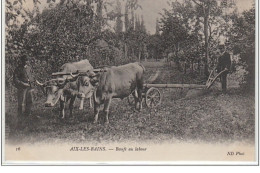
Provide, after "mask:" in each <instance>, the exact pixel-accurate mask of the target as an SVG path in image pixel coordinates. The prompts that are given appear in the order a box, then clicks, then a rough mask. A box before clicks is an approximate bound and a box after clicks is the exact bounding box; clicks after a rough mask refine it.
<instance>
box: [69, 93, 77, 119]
mask: <svg viewBox="0 0 260 173" xmlns="http://www.w3.org/2000/svg"><path fill="white" fill-rule="evenodd" d="M75 99H76V96H73V97H72V98H71V99H70V105H69V109H70V117H72V111H73V107H74V102H75Z"/></svg>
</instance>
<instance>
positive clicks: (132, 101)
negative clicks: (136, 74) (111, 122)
mask: <svg viewBox="0 0 260 173" xmlns="http://www.w3.org/2000/svg"><path fill="white" fill-rule="evenodd" d="M133 93H135V95H136V97H137V91H136V90H134V91H133V92H132V93H131V94H130V95H129V96H128V97H127V101H128V103H129V105H131V106H133V105H135V98H134V96H133Z"/></svg>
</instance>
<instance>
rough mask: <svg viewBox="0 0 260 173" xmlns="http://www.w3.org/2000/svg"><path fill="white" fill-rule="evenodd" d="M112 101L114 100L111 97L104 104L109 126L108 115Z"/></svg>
mask: <svg viewBox="0 0 260 173" xmlns="http://www.w3.org/2000/svg"><path fill="white" fill-rule="evenodd" d="M111 100H112V98H111V97H110V98H109V99H107V100H105V103H104V113H105V116H106V119H105V123H106V124H109V120H108V114H109V107H110V104H111Z"/></svg>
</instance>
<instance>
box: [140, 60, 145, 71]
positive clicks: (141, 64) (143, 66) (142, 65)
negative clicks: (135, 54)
mask: <svg viewBox="0 0 260 173" xmlns="http://www.w3.org/2000/svg"><path fill="white" fill-rule="evenodd" d="M138 65H140V66H141V67H142V68H143V71H144V72H145V67H144V66H143V64H141V63H140V62H138Z"/></svg>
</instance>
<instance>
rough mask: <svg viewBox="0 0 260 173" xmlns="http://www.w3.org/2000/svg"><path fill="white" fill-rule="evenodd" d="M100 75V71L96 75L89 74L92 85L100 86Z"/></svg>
mask: <svg viewBox="0 0 260 173" xmlns="http://www.w3.org/2000/svg"><path fill="white" fill-rule="evenodd" d="M99 76H100V73H94V75H92V76H89V78H90V83H91V85H93V86H98V84H99V80H100V77H99Z"/></svg>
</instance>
